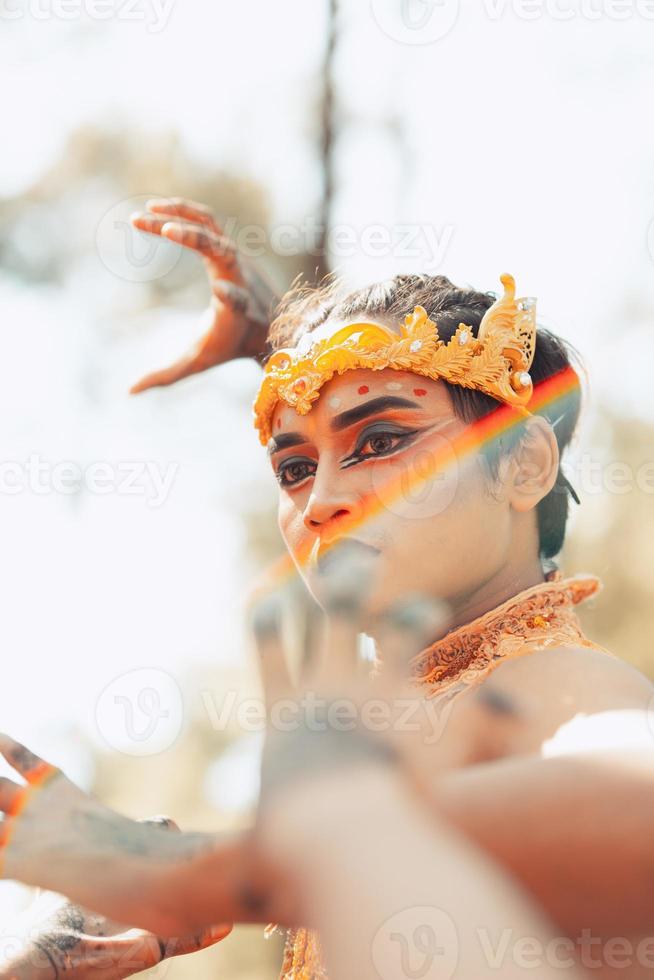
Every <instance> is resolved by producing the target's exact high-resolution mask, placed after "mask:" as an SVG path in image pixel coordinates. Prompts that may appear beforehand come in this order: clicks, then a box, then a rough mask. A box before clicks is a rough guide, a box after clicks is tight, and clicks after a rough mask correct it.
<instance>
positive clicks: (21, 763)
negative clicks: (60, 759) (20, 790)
mask: <svg viewBox="0 0 654 980" xmlns="http://www.w3.org/2000/svg"><path fill="white" fill-rule="evenodd" d="M0 755H3V756H4V758H5V759H6V760H7V762H8V763H9V765H10V766H13V768H14V769H15V770H16V772H19V773H20V775H21V776H22V777H23V778H24V779H25V780H26V781H27V782H28V783H29V784H30V785H31V786H35V785H39V784H41V783H42V782H43V781H44V780H45V779H47V778H49V777H50V776H52V775H54V774H55V773H56V772H58V771H59V770H58V769H57V767H56V766H53V765H51V764H50V763H49V762H46V761H45V760H44V759H41V758H39V756H38V755H35V754H34V753H33V752H31V751H30V750H29V749H28V748H26V747H25V746H24V745H21V743H20V742H17V741H16V740H15V739H13V738H11V736H10V735H5V734H0Z"/></svg>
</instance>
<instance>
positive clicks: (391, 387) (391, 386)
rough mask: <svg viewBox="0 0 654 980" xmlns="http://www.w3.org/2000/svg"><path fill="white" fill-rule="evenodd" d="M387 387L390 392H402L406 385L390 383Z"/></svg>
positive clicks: (396, 382) (395, 382)
mask: <svg viewBox="0 0 654 980" xmlns="http://www.w3.org/2000/svg"><path fill="white" fill-rule="evenodd" d="M386 387H387V388H388V390H389V391H401V390H402V388H403V387H404V385H401V384H400V382H399V381H389V382H388V384H387V385H386Z"/></svg>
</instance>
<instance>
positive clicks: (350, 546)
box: [311, 538, 381, 573]
mask: <svg viewBox="0 0 654 980" xmlns="http://www.w3.org/2000/svg"><path fill="white" fill-rule="evenodd" d="M380 554H381V552H380V550H379V548H375V547H373V545H371V544H366V543H365V542H364V541H359V540H358V539H357V538H340V539H338V540H336V541H333V542H326V541H319V542H317V547H315V548H314V551H313V552H312V556H311V557H312V559H313V561H312V564H314V565H315V566H316V567H317V569H318V571H319V572H321V573H324V572H329V570H331V568H332V567H334V566H336V565H342V566H346V565H347V566H361V567H362V570H363V568H364V567H365V566H367V565H369V564H370V563H371V562H372V561H374V559H375V558H378V557H379V555H380Z"/></svg>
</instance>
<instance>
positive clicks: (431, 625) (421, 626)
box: [374, 596, 451, 692]
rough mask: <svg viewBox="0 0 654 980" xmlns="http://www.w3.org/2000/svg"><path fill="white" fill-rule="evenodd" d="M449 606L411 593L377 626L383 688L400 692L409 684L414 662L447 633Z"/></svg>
mask: <svg viewBox="0 0 654 980" xmlns="http://www.w3.org/2000/svg"><path fill="white" fill-rule="evenodd" d="M450 621H451V614H450V611H449V609H448V607H447V605H446V604H445V603H443V602H440V601H438V600H434V599H430V598H428V597H423V596H411V597H407V598H405V599H402V600H400V601H399V602H397V603H395V605H394V606H392V607H391V609H389V610H388V611H387V612H386V613H385V614H384V615H383V616H382V617H380V619H379V620H378V622H377V623H376V625H375V628H374V632H375V636H376V638H377V644H378V674H377V678H376V683H377V686H378V688H379V690H381V689H382V688H384V689H387V690H388V691H390V692H392V691H395V692H397V690H398V688H399V687H406V686H408V685H409V684H410V678H411V661H412V659H413V658H414V657H415V656H416V655H417V654H419V653H420V652H421V651H422V650H424V649H425V647H427V646H428V645H429V644H430V643H433V642H434V641H435V640H436V639H438V638H439V637H441V636H444V635H445V633H446V632H447V629H448V627H449V625H450Z"/></svg>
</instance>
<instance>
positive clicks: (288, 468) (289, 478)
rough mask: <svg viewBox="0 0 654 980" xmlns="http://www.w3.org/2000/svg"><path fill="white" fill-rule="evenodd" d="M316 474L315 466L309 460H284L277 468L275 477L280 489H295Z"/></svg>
mask: <svg viewBox="0 0 654 980" xmlns="http://www.w3.org/2000/svg"><path fill="white" fill-rule="evenodd" d="M315 472H316V464H315V463H314V462H313V461H312V460H310V459H297V458H291V459H285V460H284V462H283V463H281V464H280V466H279V467H278V468H277V471H276V473H275V476H276V477H277V482H278V483H279V484H280V486H282V487H295V486H297V485H298V484H299V483H303V482H304V480H307V479H308V478H309V477H310V476H313V475H314V473H315Z"/></svg>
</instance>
